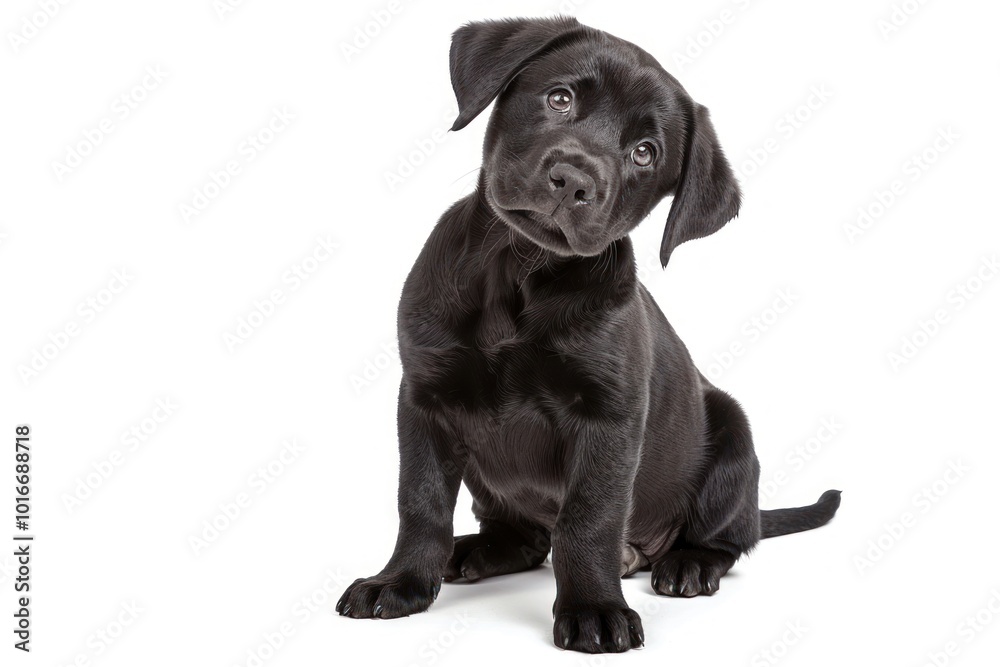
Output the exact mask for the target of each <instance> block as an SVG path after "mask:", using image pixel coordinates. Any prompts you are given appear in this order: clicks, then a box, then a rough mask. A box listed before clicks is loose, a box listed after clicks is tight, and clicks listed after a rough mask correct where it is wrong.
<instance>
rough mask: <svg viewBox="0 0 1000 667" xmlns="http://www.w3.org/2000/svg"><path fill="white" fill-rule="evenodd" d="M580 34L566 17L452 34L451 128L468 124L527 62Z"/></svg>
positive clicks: (483, 25)
mask: <svg viewBox="0 0 1000 667" xmlns="http://www.w3.org/2000/svg"><path fill="white" fill-rule="evenodd" d="M585 30H586V28H585V26H582V25H580V23H578V22H577V20H576V19H575V18H572V17H568V16H558V17H555V18H545V19H504V20H500V21H474V22H472V23H469V24H467V25H464V26H462V27H461V28H459V29H458V30H456V31H455V33H454V34H453V35H452V37H451V54H450V64H451V87H452V88H454V90H455V97H456V98H458V118H456V119H455V124H454V125H452V126H451V129H452V130H461V129H462V128H463V127H465V126H466V125H468V124H469V123H470V122H471V121H472V119H473V118H475V117H476V116H478V115H479V114H480V113H481V112H482V110H483V109H485V108H486V107H488V106H489V104H490V102H492V101H493V98H495V97H496V96H497V95H499V94H500V92H501V91H502V90H503V89H504V87H505V86H506V85H507V84H508V83H510V81H511V80H512V79H513V78H514V77H515V76H517V73H518V72H519V71H520V70H521V69H522V68H523V67H524V66H525V65H527V64H528V63H529V62H531V60H532V59H534V58H537V57H538V56H540V55H542V54H543V53H545V52H546V51H548V50H549V49H552V48H555V47H557V46H559V45H560V44H563V43H564V42H565V41H568V39H572V37H571V36H570V35H571V34H575V33H582V32H584V31H585Z"/></svg>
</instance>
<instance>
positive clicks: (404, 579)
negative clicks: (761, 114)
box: [337, 18, 839, 652]
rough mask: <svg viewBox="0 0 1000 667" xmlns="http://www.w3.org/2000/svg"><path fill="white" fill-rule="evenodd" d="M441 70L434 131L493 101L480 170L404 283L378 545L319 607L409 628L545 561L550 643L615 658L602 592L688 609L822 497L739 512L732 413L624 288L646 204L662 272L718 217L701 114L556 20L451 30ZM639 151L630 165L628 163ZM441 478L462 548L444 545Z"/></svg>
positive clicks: (804, 519)
mask: <svg viewBox="0 0 1000 667" xmlns="http://www.w3.org/2000/svg"><path fill="white" fill-rule="evenodd" d="M451 74H452V83H453V85H454V88H455V94H456V96H457V98H458V102H459V116H458V119H457V120H456V121H455V125H454V128H453V129H456V130H457V129H460V128H462V127H464V126H465V125H467V124H468V123H469V122H470V121H471V120H472V119H474V118H475V117H476V116H477V115H478V114H479V113H480V112H481V111H483V109H485V108H486V107H487V106H488V105H489V104H490V102H491V101H493V100H494V98H496V105H495V108H494V110H493V114H492V116H491V118H490V121H489V124H488V126H487V130H486V140H485V144H484V150H483V169H482V171H481V172H480V177H479V185H478V188H477V190H476V192H475V193H473V194H471V195H469V196H468V197H466V198H465V199H463V200H461V201H459V202H457V203H456V204H454V205H453V206H452V207H451V208H450V209H449V210H448V211H447V212H446V213H445V214H444V215H443V216H442V218H441V220H440V221H439V222H438V224H437V226H436V227H435V229H434V231H433V232H432V233H431V236H430V238H429V239H428V240H427V243H426V245H425V246H424V248H423V251H422V252H421V253H420V256H419V257H418V258H417V261H416V263H415V264H414V266H413V269H412V270H411V272H410V275H409V277H408V278H407V280H406V283H405V285H404V287H403V294H402V298H401V300H400V304H399V320H398V323H399V344H400V355H401V359H402V364H403V380H402V384H401V386H400V392H399V405H398V414H397V419H398V428H399V446H400V459H401V466H400V480H399V534H398V539H397V543H396V548H395V550H394V552H393V554H392V557H391V558H390V559H389V562H388V564H387V565H386V566H385V568H384V569H383V570H382V571H381V572H380V573H379V574H377V575H375V576H374V577H370V578H367V579H359V580H357V581H356V582H354V583H353V584H352V585H351V586H350V587H349V588H348V589H347V591H346V592H345V593H344V595H343V597H342V598H341V599H340V602H339V603H338V604H337V611H338V612H340V613H341V614H342V615H345V616H351V617H354V618H371V617H378V618H393V617H397V616H405V615H407V614H412V613H415V612H419V611H423V610H424V609H427V607H429V606H430V604H431V602H432V601H433V600H434V598H435V597H436V596H437V594H438V590H439V588H440V585H441V581H442V579H444V580H445V581H452V580H457V579H464V580H465V581H476V580H478V579H481V578H483V577H490V576H496V575H500V574H507V573H512V572H518V571H522V570H527V569H529V568H532V567H536V566H537V565H539V564H540V563H542V562H543V561H544V560H545V557H546V555H547V554H548V553H549V551H550V550H551V553H552V563H553V568H554V571H555V576H556V582H557V591H558V592H557V596H556V601H555V605H554V607H553V612H554V615H555V626H554V640H555V643H556V645H557V646H560V647H563V648H569V649H574V650H579V651H586V652H606V651H615V652H618V651H625V650H628V649H629V648H634V647H637V646H640V645H642V643H643V641H644V637H643V631H642V624H641V622H640V620H639V617H638V615H637V614H636V613H635V612H634V611H632V610H631V609H629V608H628V605H627V604H626V602H625V599H624V597H623V596H622V589H621V580H620V579H621V577H622V576H624V575H627V574H631V573H632V572H635V571H637V570H640V569H644V570H651V571H652V585H653V588H654V589H655V590H656V592H657V593H661V594H664V595H672V596H682V597H690V596H693V595H699V594H706V595H711V594H712V593H714V592H715V591H716V590H717V589H718V586H719V579H720V578H721V577H722V576H723V575H724V574H725V573H726V572H727V571H728V570H729V569H730V568H731V567H732V565H733V563H734V562H735V561H736V559H737V558H739V557H740V556H741V555H742V554H744V553H746V552H748V551H749V550H750V549H752V548H753V547H754V545H755V544H757V542H758V540H759V539H761V537H769V536H772V535H779V534H784V533H788V532H794V531H798V530H805V529H808V528H814V527H816V526H819V525H822V524H823V523H826V522H827V521H829V520H830V518H831V517H832V516H833V513H834V512H835V511H836V507H837V505H838V503H839V492H827V493H826V494H824V496H823V498H822V499H821V500H820V502H819V503H817V504H816V505H814V506H812V507H809V508H800V509H796V510H778V511H774V512H765V513H764V514H763V517H762V514H761V512H760V511H759V510H758V505H757V495H758V492H757V485H758V476H759V466H758V463H757V457H756V455H755V454H754V450H753V442H752V439H751V435H750V426H749V424H748V422H747V419H746V417H745V416H744V414H743V411H742V410H741V409H740V407H739V405H738V404H737V403H736V401H735V400H733V399H732V398H731V397H730V396H729V395H728V394H726V393H725V392H723V391H721V390H720V389H717V388H715V387H714V386H712V384H711V383H710V382H709V381H708V380H707V379H706V378H705V377H704V376H703V375H702V374H701V373H699V372H698V371H697V369H695V367H694V364H693V363H692V361H691V358H690V356H689V354H688V351H687V349H686V348H685V347H684V344H683V343H682V342H681V341H680V339H679V338H678V337H677V335H676V334H675V333H674V330H673V329H672V328H671V326H670V324H669V323H668V322H667V320H666V318H665V317H664V316H663V313H662V312H661V311H660V309H659V308H658V307H657V306H656V304H655V303H654V301H653V299H652V297H651V296H650V294H649V292H648V291H646V289H645V288H644V287H643V286H642V285H641V284H640V283H639V282H638V280H637V279H636V266H635V258H634V255H633V251H632V242H631V240H630V239H629V237H628V232H629V231H631V230H632V229H633V228H634V227H635V226H636V225H637V224H638V223H639V222H640V221H641V220H642V219H643V218H645V217H647V215H648V214H649V213H650V211H651V210H652V209H653V207H654V206H655V205H656V204H657V203H658V202H659V201H660V200H661V199H663V198H664V197H666V196H668V195H673V196H674V201H673V204H672V207H671V210H670V214H669V217H668V219H667V224H666V228H665V230H664V234H663V243H662V247H661V260H662V263H663V264H664V265H666V264H667V261H668V259H669V257H670V254H671V253H672V252H673V251H674V249H675V248H676V247H677V246H678V245H679V244H681V243H683V242H685V241H687V240H690V239H694V238H698V237H701V236H705V235H707V234H711V233H712V232H714V231H716V230H718V229H719V228H721V227H722V226H723V225H724V224H725V223H726V222H727V221H729V220H730V219H731V218H733V217H734V216H735V215H736V214H737V212H738V209H739V203H740V192H739V188H738V186H737V183H736V180H735V178H734V176H733V173H732V170H731V169H730V167H729V163H728V162H727V161H726V158H725V156H724V154H723V152H722V150H721V149H720V148H719V143H718V140H717V138H716V134H715V131H714V129H713V127H712V123H711V121H710V120H709V117H708V111H707V110H706V109H705V108H704V107H702V106H700V105H698V104H696V103H695V102H694V101H692V100H691V98H690V97H689V96H688V94H687V93H686V92H685V91H684V89H683V88H682V87H681V85H680V84H679V83H678V82H677V81H676V80H675V79H674V78H673V77H672V76H670V75H669V74H667V73H666V72H665V71H663V69H662V68H661V67H660V66H659V64H657V62H656V61H655V60H654V59H653V58H652V57H651V56H650V55H649V54H647V53H646V52H645V51H642V50H641V49H639V48H637V47H636V46H634V45H632V44H630V43H628V42H625V41H622V40H620V39H617V38H615V37H613V36H611V35H608V34H606V33H603V32H600V31H598V30H594V29H591V28H588V27H586V26H582V25H580V24H579V23H577V22H576V21H575V20H574V19H569V18H558V19H538V20H526V19H518V20H508V21H495V22H482V23H472V24H469V25H467V26H464V27H462V28H460V29H459V30H458V31H457V32H456V33H455V35H454V39H453V42H452V49H451ZM560 90H561V91H563V92H564V94H565V95H566V96H567V97H568V96H571V100H570V102H569V104H568V106H567V108H566V109H562V108H561V107H562V105H563V103H564V102H565V98H564V97H562V96H561V95H562V93H560V94H557V95H556V96H555V97H553V96H552V95H551V93H553V92H554V91H560ZM643 142H647V143H649V144H650V146H651V147H652V151H653V161H652V164H649V165H642V164H639V162H641V161H642V153H638V154H637V155H639V158H638V161H639V162H636V161H633V158H632V156H633V149H635V147H636V146H637V145H639V144H640V143H643ZM462 481H464V482H465V484H466V485H467V486H468V488H469V490H470V491H471V493H472V496H473V498H474V499H475V500H474V506H473V510H474V512H475V514H476V516H477V517H478V518H479V520H480V523H481V530H480V533H479V534H477V535H465V536H461V537H453V534H452V516H453V512H454V509H455V500H456V495H457V493H458V489H459V485H460V483H461V482H462ZM762 526H763V533H762Z"/></svg>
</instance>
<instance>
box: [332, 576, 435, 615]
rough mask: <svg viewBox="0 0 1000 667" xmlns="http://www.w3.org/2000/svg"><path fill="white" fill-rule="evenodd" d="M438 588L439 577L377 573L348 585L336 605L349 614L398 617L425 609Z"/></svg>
mask: <svg viewBox="0 0 1000 667" xmlns="http://www.w3.org/2000/svg"><path fill="white" fill-rule="evenodd" d="M440 590H441V578H440V577H438V578H436V579H432V578H427V577H423V576H417V575H412V574H385V573H380V574H377V575H375V576H374V577H368V578H367V579H364V578H363V579H358V580H357V581H355V582H354V583H353V584H351V585H350V586H348V587H347V590H346V591H344V594H343V595H342V596H340V601H339V602H338V603H337V607H336V609H337V613H339V614H340V615H341V616H350V617H351V618H399V617H400V616H409V615H410V614H416V613H419V612H421V611H426V610H427V608H428V607H430V606H431V603H432V602H434V600H435V599H437V596H438V591H440Z"/></svg>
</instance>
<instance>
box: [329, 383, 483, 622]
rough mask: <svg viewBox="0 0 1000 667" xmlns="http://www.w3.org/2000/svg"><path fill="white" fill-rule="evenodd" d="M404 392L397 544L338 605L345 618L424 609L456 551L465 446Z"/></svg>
mask: <svg viewBox="0 0 1000 667" xmlns="http://www.w3.org/2000/svg"><path fill="white" fill-rule="evenodd" d="M404 382H405V381H404ZM405 393H406V392H405V391H404V389H403V388H401V390H400V400H399V410H398V416H397V424H398V430H399V458H400V466H399V533H398V535H397V537H396V548H395V549H394V550H393V553H392V557H391V558H389V562H388V563H387V564H386V566H385V567H384V568H383V569H382V571H381V572H379V573H378V574H376V575H375V576H374V577H368V578H362V579H358V580H357V581H355V582H354V583H353V584H351V585H350V586H349V587H348V588H347V590H346V591H345V592H344V594H343V596H341V598H340V601H339V602H338V603H337V607H336V609H337V612H338V613H340V615H341V616H350V617H351V618H398V617H400V616H409V615H410V614H415V613H417V612H421V611H425V610H426V609H427V608H428V607H430V606H431V603H432V602H433V601H434V600H435V598H437V594H438V591H439V590H440V589H441V579H442V576H443V575H444V569H445V566H446V565H447V563H448V560H449V558H450V557H451V554H452V550H453V547H454V538H453V535H452V520H453V517H454V513H455V501H456V499H457V497H458V488H459V485H460V484H461V479H462V478H461V473H462V468H463V467H464V462H463V461H462V460H461V458H460V457H461V454H462V450H461V448H460V447H459V445H458V443H456V442H454V441H453V440H452V439H451V438H449V437H448V436H447V434H446V433H445V432H444V431H443V429H442V428H441V427H440V426H439V425H438V424H437V423H435V422H434V421H433V418H432V417H430V416H428V415H427V414H426V413H423V412H420V411H418V410H417V409H416V408H415V407H413V406H412V405H410V404H409V403H408V401H407V399H406V397H405Z"/></svg>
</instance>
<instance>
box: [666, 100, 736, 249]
mask: <svg viewBox="0 0 1000 667" xmlns="http://www.w3.org/2000/svg"><path fill="white" fill-rule="evenodd" d="M677 183H678V184H677V190H676V192H675V193H674V201H673V203H672V204H671V206H670V214H669V215H668V216H667V227H666V229H664V230H663V242H662V243H661V244H660V264H661V265H663V266H664V267H665V266H666V265H667V261H668V260H669V259H670V253H672V252H673V251H674V248H676V247H677V246H679V245H680V244H681V243H684V242H685V241H690V240H691V239H698V238H701V237H702V236H708V235H709V234H712V233H714V232H717V231H719V230H720V229H722V226H723V225H725V224H726V223H727V222H729V221H730V220H732V219H733V218H735V217H736V214H737V213H739V211H740V186H739V184H738V183H737V182H736V177H735V176H734V175H733V170H732V169H731V168H730V166H729V161H728V160H726V156H725V154H724V153H723V152H722V149H721V148H720V147H719V140H718V138H717V137H716V136H715V128H713V127H712V121H711V120H709V118H708V109H706V108H705V107H703V106H702V105H700V104H694V105H693V109H692V110H691V114H690V115H689V123H688V136H687V149H686V152H685V154H684V165H683V166H682V167H681V175H680V178H679V179H678V181H677Z"/></svg>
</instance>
